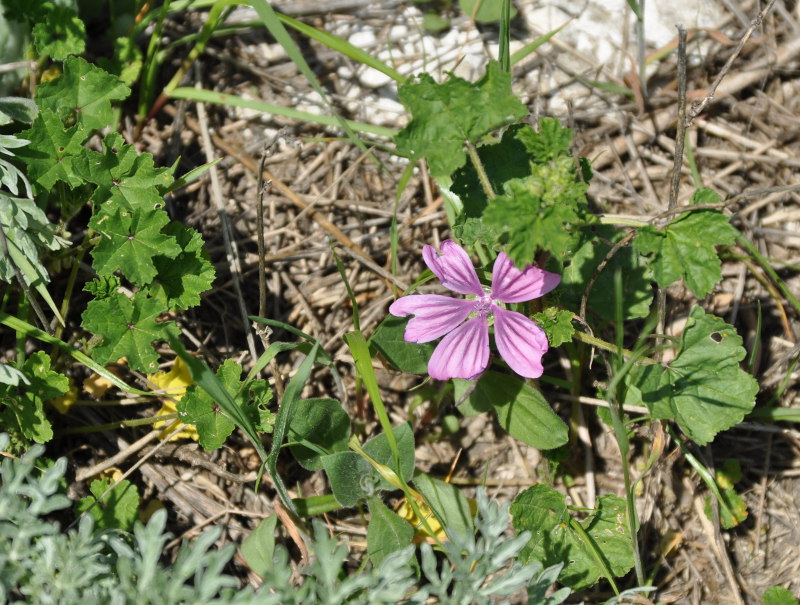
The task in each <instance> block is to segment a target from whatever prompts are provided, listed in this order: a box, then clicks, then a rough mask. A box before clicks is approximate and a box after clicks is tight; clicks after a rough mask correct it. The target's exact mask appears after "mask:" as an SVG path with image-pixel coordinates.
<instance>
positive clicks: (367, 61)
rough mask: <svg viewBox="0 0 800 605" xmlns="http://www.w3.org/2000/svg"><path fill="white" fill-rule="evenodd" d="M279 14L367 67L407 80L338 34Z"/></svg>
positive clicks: (296, 27)
mask: <svg viewBox="0 0 800 605" xmlns="http://www.w3.org/2000/svg"><path fill="white" fill-rule="evenodd" d="M275 14H276V15H277V16H278V19H280V20H281V22H282V23H284V24H285V25H288V26H289V27H291V28H293V29H296V30H297V31H299V32H300V33H302V34H305V35H306V36H308V37H309V38H312V39H314V40H316V41H317V42H320V43H321V44H324V45H325V46H327V47H328V48H330V49H332V50H335V51H336V52H338V53H339V54H341V55H344V56H345V57H350V58H351V59H353V60H354V61H358V62H359V63H362V64H364V65H366V66H367V67H371V68H372V69H377V70H378V71H379V72H381V73H383V74H386V75H387V76H389V77H390V78H391V79H392V80H394V81H395V82H398V83H399V82H402V81H403V80H405V77H404V76H403V75H401V74H400V73H398V72H397V71H395V70H394V69H392V68H391V67H389V66H388V65H386V63H384V62H383V61H381V60H380V59H378V58H377V57H373V56H372V55H371V54H369V53H368V52H366V51H363V50H361V49H360V48H358V47H356V46H353V45H352V44H350V43H349V42H348V41H347V40H343V39H342V38H340V37H338V36H334V35H333V34H330V33H328V32H326V31H324V30H320V29H316V28H314V27H311V26H310V25H306V24H305V23H301V22H300V21H297V20H295V19H292V18H291V17H287V16H286V15H283V14H281V13H275Z"/></svg>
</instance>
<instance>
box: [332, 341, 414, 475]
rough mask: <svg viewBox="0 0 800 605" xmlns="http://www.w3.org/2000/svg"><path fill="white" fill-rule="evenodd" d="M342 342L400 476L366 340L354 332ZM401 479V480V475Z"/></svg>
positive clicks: (395, 443)
mask: <svg viewBox="0 0 800 605" xmlns="http://www.w3.org/2000/svg"><path fill="white" fill-rule="evenodd" d="M344 341H345V342H346V343H347V346H348V347H349V348H350V352H351V353H352V355H353V360H354V361H355V364H356V372H357V373H358V377H359V378H360V379H361V380H362V381H363V383H364V387H365V388H366V389H367V393H368V394H369V398H370V401H371V402H372V407H373V408H374V410H375V414H376V415H377V416H378V421H379V422H380V423H381V428H382V429H383V432H384V433H385V434H386V439H387V441H388V442H389V448H390V449H391V450H392V455H393V456H394V462H395V467H396V469H397V472H398V474H400V473H401V470H400V450H399V449H398V448H397V440H396V439H395V438H394V433H393V432H392V423H391V421H390V420H389V414H387V413H386V406H384V405H383V399H382V398H381V391H380V389H379V388H378V381H377V379H376V378H375V370H374V369H373V367H372V357H371V356H370V354H369V346H368V345H367V340H366V339H365V338H364V335H363V334H362V333H361V332H359V331H356V332H350V333H348V334H345V335H344ZM401 479H403V477H402V475H401Z"/></svg>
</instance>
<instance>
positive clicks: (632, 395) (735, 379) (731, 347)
mask: <svg viewBox="0 0 800 605" xmlns="http://www.w3.org/2000/svg"><path fill="white" fill-rule="evenodd" d="M745 354H746V351H745V350H744V348H743V347H742V338H741V337H740V336H739V334H738V333H737V332H736V328H734V327H733V326H731V325H729V324H727V323H725V322H724V321H723V320H722V319H721V318H719V317H716V316H714V315H709V314H707V313H705V311H703V309H702V308H701V307H695V308H694V309H692V312H691V313H690V314H689V320H688V322H687V323H686V327H685V328H684V330H683V334H682V335H681V339H680V344H679V346H678V350H677V354H676V357H675V359H673V360H672V361H670V362H669V364H668V365H666V366H663V365H661V364H655V365H646V366H635V367H634V368H633V370H632V371H631V373H630V375H629V377H628V393H627V396H626V403H631V404H634V405H646V406H647V408H648V409H649V410H650V413H651V414H652V415H653V417H655V418H661V419H666V420H675V421H676V422H677V423H678V426H679V427H680V428H681V430H682V431H683V432H684V434H686V436H687V437H689V438H690V439H691V440H692V441H694V442H695V443H699V444H700V445H705V444H707V443H709V442H710V441H712V440H713V439H714V437H715V436H716V435H717V433H719V432H720V431H724V430H726V429H729V428H730V427H732V426H734V425H736V424H738V423H739V422H741V421H742V420H743V419H744V417H745V416H746V415H747V414H748V413H749V412H750V411H751V410H752V409H753V407H754V406H755V396H756V393H758V388H759V387H758V382H756V380H755V379H754V378H753V377H752V376H751V375H750V374H748V373H747V372H745V371H744V370H742V369H741V368H740V367H739V362H740V361H741V360H742V359H744V356H745Z"/></svg>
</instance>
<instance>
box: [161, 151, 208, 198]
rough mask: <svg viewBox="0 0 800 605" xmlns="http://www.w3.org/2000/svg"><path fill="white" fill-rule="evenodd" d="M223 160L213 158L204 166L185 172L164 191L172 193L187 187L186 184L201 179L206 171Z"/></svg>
mask: <svg viewBox="0 0 800 605" xmlns="http://www.w3.org/2000/svg"><path fill="white" fill-rule="evenodd" d="M221 161H222V158H217V159H215V160H211V161H210V162H207V163H205V164H203V165H202V166H198V167H197V168H192V169H191V170H190V171H189V172H187V173H186V174H184V175H183V176H182V177H180V178H178V179H175V181H174V182H173V183H172V185H170V186H169V187H168V188H167V189H166V190H165V191H164V193H165V194H167V193H172V192H173V191H177V190H178V189H180V188H181V187H186V185H188V184H189V183H191V182H193V181H196V180H197V179H199V178H200V177H201V176H203V175H204V174H205V173H206V172H208V170H209V169H210V168H211V167H213V166H216V165H217V164H219V163H220V162H221Z"/></svg>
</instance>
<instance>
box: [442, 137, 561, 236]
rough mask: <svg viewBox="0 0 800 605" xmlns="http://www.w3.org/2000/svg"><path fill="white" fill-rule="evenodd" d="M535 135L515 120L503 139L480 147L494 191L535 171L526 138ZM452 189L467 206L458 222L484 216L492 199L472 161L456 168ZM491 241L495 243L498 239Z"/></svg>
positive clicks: (480, 156) (481, 157) (498, 190)
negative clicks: (489, 200)
mask: <svg viewBox="0 0 800 605" xmlns="http://www.w3.org/2000/svg"><path fill="white" fill-rule="evenodd" d="M567 132H569V131H567ZM535 136H537V135H536V131H534V130H533V128H531V127H530V126H529V125H527V124H514V125H512V126H509V127H508V128H507V129H506V131H505V132H504V133H503V137H502V138H501V139H500V141H499V142H496V143H487V144H485V145H481V146H480V147H478V157H479V158H480V161H481V164H483V169H484V170H485V172H486V176H487V178H488V179H489V184H490V185H491V186H492V190H493V191H495V192H496V193H501V192H502V191H503V190H504V188H505V184H506V183H507V182H508V181H510V180H512V179H522V178H525V177H527V176H530V175H531V159H532V158H531V156H530V153H529V152H528V150H527V148H526V145H525V143H524V142H523V140H524V139H526V138H532V137H535ZM450 191H451V192H452V193H453V194H455V195H457V196H458V198H459V199H460V200H461V203H462V205H463V207H464V212H463V214H462V215H461V216H459V223H457V224H456V225H460V224H461V222H462V221H466V218H467V217H472V218H480V217H481V216H482V215H483V211H484V210H485V208H486V203H487V201H488V200H487V199H486V192H485V191H484V190H483V187H482V186H481V183H480V180H478V173H477V172H476V171H475V167H474V166H473V165H472V162H467V163H466V164H464V166H462V167H461V168H459V169H458V170H457V171H456V172H455V174H454V175H453V184H452V185H451V186H450ZM462 217H464V218H463V219H462ZM461 228H465V227H461ZM487 228H489V227H488V226H484V229H487ZM473 229H475V227H473ZM457 235H458V234H457ZM458 237H461V235H458ZM484 241H486V240H484ZM487 243H492V244H493V243H494V240H491V242H487Z"/></svg>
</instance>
